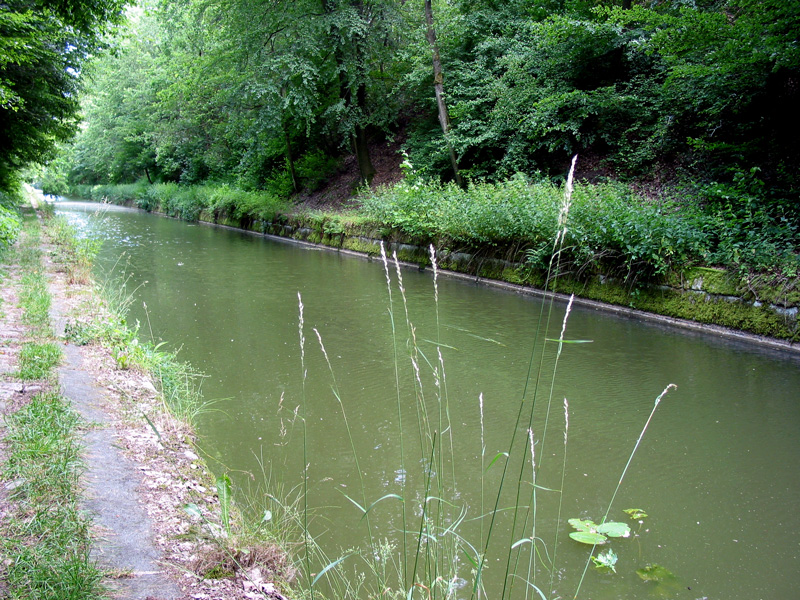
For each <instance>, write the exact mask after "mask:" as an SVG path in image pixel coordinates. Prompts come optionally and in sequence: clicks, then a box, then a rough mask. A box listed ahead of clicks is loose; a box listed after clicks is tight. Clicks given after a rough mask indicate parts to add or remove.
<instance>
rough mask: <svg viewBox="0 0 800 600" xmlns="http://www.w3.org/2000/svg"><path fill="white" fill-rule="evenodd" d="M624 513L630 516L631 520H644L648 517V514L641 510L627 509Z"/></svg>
mask: <svg viewBox="0 0 800 600" xmlns="http://www.w3.org/2000/svg"><path fill="white" fill-rule="evenodd" d="M622 512H624V513H625V514H626V515H628V516H629V517H630V518H631V519H634V520H637V521H638V520H639V519H644V518H645V517H647V513H646V512H644V511H643V510H642V509H641V508H626V509H625V510H623V511H622Z"/></svg>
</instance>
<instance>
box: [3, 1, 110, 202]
mask: <svg viewBox="0 0 800 600" xmlns="http://www.w3.org/2000/svg"><path fill="white" fill-rule="evenodd" d="M122 6H123V3H122V2H119V1H117V0H82V1H78V2H51V3H42V2H36V1H32V0H16V1H14V2H10V3H7V4H4V5H3V9H2V10H0V190H8V189H10V188H11V186H12V185H13V182H14V180H15V178H16V173H17V172H19V170H21V169H22V168H24V167H26V166H27V165H29V164H31V163H34V162H45V161H47V160H49V159H50V158H52V156H53V152H54V150H55V146H56V143H57V142H59V141H65V140H68V139H69V138H70V137H71V136H72V135H73V134H74V132H75V130H76V127H77V123H78V108H79V105H78V98H77V93H78V91H79V86H80V73H81V71H82V67H83V64H84V63H85V61H86V59H87V57H88V56H89V55H90V54H91V53H92V52H94V51H96V50H97V49H98V48H99V47H100V46H101V43H100V36H101V34H102V32H103V29H104V28H105V27H106V24H107V23H108V22H109V21H116V20H118V19H119V17H120V11H121V8H122Z"/></svg>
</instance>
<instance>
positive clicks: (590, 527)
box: [567, 519, 597, 531]
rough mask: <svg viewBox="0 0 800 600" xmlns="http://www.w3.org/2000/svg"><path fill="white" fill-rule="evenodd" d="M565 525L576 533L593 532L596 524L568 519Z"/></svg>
mask: <svg viewBox="0 0 800 600" xmlns="http://www.w3.org/2000/svg"><path fill="white" fill-rule="evenodd" d="M567 523H569V524H570V525H572V527H574V528H575V529H577V530H578V531H595V530H596V529H597V523H595V522H594V521H592V520H591V519H570V520H569V521H567Z"/></svg>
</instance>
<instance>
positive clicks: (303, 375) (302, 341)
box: [297, 292, 314, 600]
mask: <svg viewBox="0 0 800 600" xmlns="http://www.w3.org/2000/svg"><path fill="white" fill-rule="evenodd" d="M297 304H298V310H299V313H300V319H299V321H298V325H297V328H298V333H299V335H300V368H301V371H302V373H301V381H302V389H303V392H302V396H303V397H302V406H303V408H302V414H301V417H300V419H301V422H302V423H303V535H304V537H305V540H304V547H305V567H306V572H305V575H306V581H308V582H310V581H311V556H310V555H309V549H310V548H311V543H310V541H311V540H310V539H309V530H308V423H307V419H306V377H307V376H308V372H307V371H306V337H305V332H304V329H303V328H304V325H305V320H304V317H303V297H302V296H301V295H300V292H297ZM309 589H310V593H311V600H314V586H313V585H309Z"/></svg>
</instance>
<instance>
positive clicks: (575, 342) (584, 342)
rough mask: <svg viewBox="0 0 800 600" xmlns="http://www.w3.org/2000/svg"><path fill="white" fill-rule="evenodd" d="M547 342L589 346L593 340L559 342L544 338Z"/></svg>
mask: <svg viewBox="0 0 800 600" xmlns="http://www.w3.org/2000/svg"><path fill="white" fill-rule="evenodd" d="M545 341H547V342H557V343H559V344H591V343H592V342H594V340H559V339H553V338H545Z"/></svg>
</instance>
